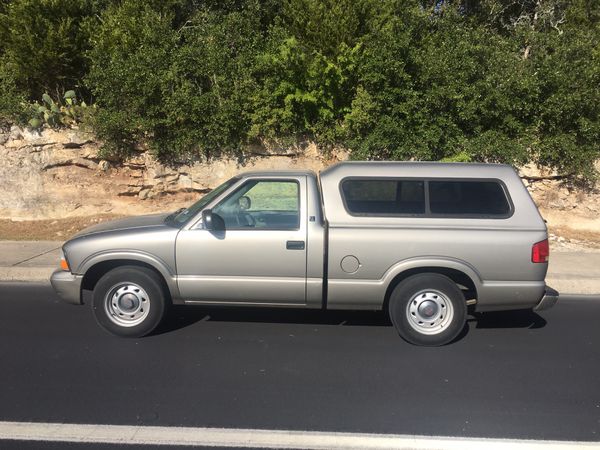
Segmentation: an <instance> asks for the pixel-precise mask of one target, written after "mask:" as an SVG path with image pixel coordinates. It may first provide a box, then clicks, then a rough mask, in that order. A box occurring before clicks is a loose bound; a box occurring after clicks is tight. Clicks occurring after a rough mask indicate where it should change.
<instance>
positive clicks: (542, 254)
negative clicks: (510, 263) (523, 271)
mask: <svg viewBox="0 0 600 450" xmlns="http://www.w3.org/2000/svg"><path fill="white" fill-rule="evenodd" d="M549 256H550V246H549V245H548V239H544V240H543V241H540V242H536V243H535V244H533V247H532V248H531V262H534V263H547V262H548V257H549Z"/></svg>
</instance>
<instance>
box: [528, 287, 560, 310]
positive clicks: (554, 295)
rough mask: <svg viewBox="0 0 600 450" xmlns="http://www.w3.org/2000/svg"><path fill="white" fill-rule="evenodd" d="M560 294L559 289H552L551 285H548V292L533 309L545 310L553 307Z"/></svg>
mask: <svg viewBox="0 0 600 450" xmlns="http://www.w3.org/2000/svg"><path fill="white" fill-rule="evenodd" d="M559 295H560V294H559V293H558V291H556V290H554V289H552V288H551V287H549V286H546V292H545V293H544V296H543V297H542V299H541V300H540V302H539V303H538V304H537V305H536V306H534V307H533V310H534V311H544V310H545V309H549V308H552V307H553V306H554V305H555V303H556V302H557V301H558V297H559Z"/></svg>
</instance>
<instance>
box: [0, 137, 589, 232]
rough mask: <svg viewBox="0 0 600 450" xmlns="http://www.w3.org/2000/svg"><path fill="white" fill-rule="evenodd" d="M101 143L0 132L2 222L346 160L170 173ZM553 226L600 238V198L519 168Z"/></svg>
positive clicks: (240, 164)
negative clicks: (108, 151)
mask: <svg viewBox="0 0 600 450" xmlns="http://www.w3.org/2000/svg"><path fill="white" fill-rule="evenodd" d="M99 145H100V144H99V143H98V142H97V141H96V140H95V138H94V136H93V135H91V134H88V133H85V132H83V131H80V130H61V131H55V130H48V129H45V130H43V131H42V132H41V133H34V132H31V131H28V130H24V129H20V128H18V127H12V128H11V130H6V131H4V132H0V219H13V220H33V219H59V218H66V217H76V216H90V215H97V214H105V213H112V214H124V215H131V214H143V213H151V212H157V211H169V210H174V209H176V208H179V207H182V206H186V205H188V204H190V203H191V202H193V201H195V200H196V199H197V198H198V197H199V196H201V195H202V194H203V193H205V192H208V191H209V190H210V189H212V188H214V187H215V186H217V185H218V184H220V183H221V182H223V181H225V180H226V179H228V178H230V177H232V176H234V175H235V174H237V173H239V172H242V171H246V170H262V169H312V170H314V171H319V170H321V169H323V168H325V167H327V166H328V165H329V164H331V163H334V162H337V161H340V160H344V159H347V157H348V154H347V153H346V152H344V151H338V152H333V153H332V154H330V155H329V156H328V157H327V158H326V157H325V156H323V153H322V152H320V151H319V149H318V148H317V147H316V146H315V145H314V144H308V145H306V146H305V147H304V148H297V149H286V150H281V149H265V148H255V149H253V150H252V151H251V152H250V153H247V154H245V155H244V156H243V158H239V159H236V158H222V159H215V160H211V161H203V160H197V161H193V162H190V163H186V164H178V165H176V166H165V165H163V164H161V163H159V162H158V161H156V160H155V159H154V158H153V157H152V155H151V154H150V153H148V152H140V153H139V154H137V155H136V156H135V157H134V158H132V159H130V160H128V161H127V162H125V163H114V162H110V161H106V160H103V159H101V158H100V157H99V156H98V149H99ZM520 171H521V175H522V177H523V181H524V183H525V184H526V186H527V187H528V189H529V191H530V192H531V194H532V196H533V198H534V200H535V201H536V203H537V204H538V206H539V207H540V209H541V211H542V214H543V216H544V217H545V218H546V219H547V220H548V222H549V224H550V225H551V226H557V227H569V228H572V229H580V230H588V231H593V232H600V214H598V213H599V211H600V192H599V191H598V190H593V191H582V190H578V189H576V188H574V187H569V186H568V185H566V184H564V183H563V181H562V180H560V179H558V178H559V177H558V178H557V175H556V174H553V173H546V172H544V171H543V170H540V169H538V168H536V167H532V166H527V167H523V168H521V169H520Z"/></svg>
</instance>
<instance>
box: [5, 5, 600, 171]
mask: <svg viewBox="0 0 600 450" xmlns="http://www.w3.org/2000/svg"><path fill="white" fill-rule="evenodd" d="M599 49H600V3H599V2H598V1H596V0H569V1H567V0H481V1H479V0H478V1H475V0H441V1H440V0H262V1H261V0H225V1H217V0H209V1H206V0H204V1H201V0H167V1H160V0H148V1H144V2H140V1H135V0H39V1H38V0H35V1H34V0H12V1H11V0H3V1H0V62H1V66H0V119H2V118H4V119H6V118H12V119H13V120H15V119H17V120H19V121H23V120H25V121H27V120H29V119H31V117H27V114H24V111H28V110H29V109H28V107H26V106H24V105H25V102H31V101H34V100H36V101H38V103H40V102H41V101H42V99H41V96H42V94H43V93H45V92H48V93H50V94H51V95H52V97H53V98H61V97H62V95H63V93H64V92H65V91H67V90H70V89H75V91H76V92H77V95H78V97H81V96H83V98H85V99H86V100H88V97H89V98H93V100H94V102H95V103H96V105H97V109H95V110H94V111H95V114H94V117H93V119H92V120H93V126H94V128H95V130H96V132H97V133H98V135H99V136H100V137H101V138H102V139H103V140H104V141H105V143H106V145H105V149H104V151H105V153H106V154H108V155H112V156H119V157H126V156H127V155H128V154H129V153H130V152H131V150H132V149H134V148H136V147H139V146H140V145H142V146H143V145H148V146H149V147H150V148H152V149H153V150H154V151H155V153H156V154H157V155H158V156H160V157H161V158H163V159H170V158H176V159H181V158H182V157H186V156H194V155H199V154H200V155H205V156H207V157H210V156H216V155H219V154H223V153H229V154H239V153H242V152H244V150H245V149H246V148H247V146H248V144H251V143H254V142H270V143H273V142H274V143H281V144H286V145H287V144H292V143H295V142H298V141H301V140H305V139H313V140H316V141H317V142H318V143H319V144H320V145H321V146H323V147H325V148H326V147H328V146H333V145H340V146H344V147H347V148H349V149H350V150H351V151H352V157H353V158H356V159H401V160H406V159H422V160H448V161H490V162H492V161H495V162H506V163H510V164H517V165H518V164H523V163H526V162H535V163H539V164H543V165H546V166H548V167H551V168H555V169H557V170H558V171H559V172H561V173H563V174H569V175H572V176H574V177H579V178H581V179H583V180H588V181H590V180H593V179H594V178H595V176H596V173H595V171H594V169H593V162H594V161H595V160H596V159H598V158H599V157H600V119H599V115H600V89H599V87H600V50H599ZM88 103H89V102H88ZM40 104H41V103H40Z"/></svg>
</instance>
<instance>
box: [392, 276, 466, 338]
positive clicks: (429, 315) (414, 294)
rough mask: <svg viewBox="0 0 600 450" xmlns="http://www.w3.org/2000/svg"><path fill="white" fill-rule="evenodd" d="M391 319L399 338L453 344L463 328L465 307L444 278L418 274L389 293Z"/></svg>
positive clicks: (460, 297) (454, 287) (460, 296)
mask: <svg viewBox="0 0 600 450" xmlns="http://www.w3.org/2000/svg"><path fill="white" fill-rule="evenodd" d="M389 314H390V319H391V321H392V323H393V324H394V326H395V327H396V330H397V331H398V334H400V336H401V337H402V338H403V339H404V340H406V341H408V342H410V343H412V344H416V345H425V346H439V345H445V344H448V343H449V342H452V341H453V340H454V339H455V338H456V337H457V336H458V334H459V333H460V332H461V330H462V329H463V328H464V326H465V322H466V318H467V305H466V302H465V297H464V295H463V293H462V292H461V290H460V289H459V288H458V286H457V285H456V283H454V282H453V281H452V280H451V279H449V278H448V277H446V276H444V275H440V274H435V273H430V274H419V275H413V276H411V277H408V278H407V279H405V280H403V281H402V282H401V283H400V284H398V286H396V288H395V289H394V291H393V292H392V295H391V297H390V302H389Z"/></svg>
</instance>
